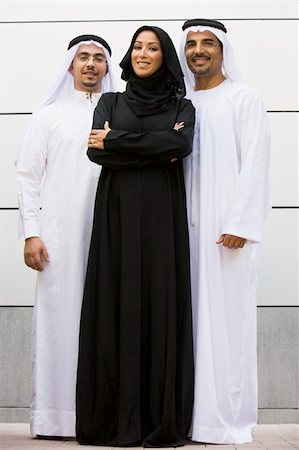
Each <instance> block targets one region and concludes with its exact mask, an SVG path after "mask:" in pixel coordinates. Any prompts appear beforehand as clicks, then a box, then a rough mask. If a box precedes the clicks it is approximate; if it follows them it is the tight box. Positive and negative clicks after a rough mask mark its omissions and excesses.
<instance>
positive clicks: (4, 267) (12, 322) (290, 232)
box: [0, 0, 299, 423]
mask: <svg viewBox="0 0 299 450" xmlns="http://www.w3.org/2000/svg"><path fill="white" fill-rule="evenodd" d="M192 17H207V18H215V19H219V20H221V21H223V23H224V24H225V25H226V27H227V28H228V30H229V36H230V40H231V42H232V45H233V47H234V49H235V52H236V56H237V59H238V61H239V65H240V68H241V69H242V72H243V75H244V79H245V80H246V81H247V82H248V83H249V84H251V85H252V86H253V87H254V88H255V89H256V90H257V91H258V92H259V94H260V95H261V97H262V98H263V100H264V102H265V105H266V108H267V111H268V115H269V120H270V125H271V129H272V142H273V145H272V159H271V174H272V185H273V209H272V212H271V214H270V216H269V218H268V220H267V223H266V225H265V230H264V243H263V246H262V255H261V264H260V277H259V287H258V305H259V306H258V355H259V361H258V362H259V408H260V410H259V412H260V414H259V417H260V422H261V423H280V422H297V421H298V341H299V336H298V306H299V300H298V207H299V203H298V3H297V1H295V0H294V1H293V0H290V1H288V0H286V1H260V2H256V1H243V0H239V1H225V2H224V1H220V0H219V1H213V0H212V1H202V0H197V1H196V2H192V1H186V2H176V1H170V0H168V1H157V0H154V1H151V2H147V1H145V2H114V1H110V2H105V1H97V2H88V1H86V2H83V1H82V2H80V1H77V2H69V1H65V2H56V1H52V2H47V1H41V0H40V1H36V2H29V1H2V2H1V5H0V86H1V90H2V92H1V96H0V255H1V256H0V386H1V388H0V422H1V421H3V422H5V421H8V422H9V421H12V422H14V421H26V420H28V404H29V397H30V326H31V316H32V307H33V302H34V283H35V274H34V272H33V271H30V270H29V269H27V268H26V267H25V266H24V264H23V256H22V248H23V243H22V242H21V241H18V240H17V237H16V229H17V198H16V191H15V177H14V160H15V155H16V151H17V148H18V145H19V142H20V139H21V136H22V133H23V131H24V128H25V126H26V124H27V123H28V120H29V118H30V113H31V112H32V111H33V109H34V108H35V107H36V105H37V104H38V103H39V101H40V100H41V98H42V97H43V96H44V95H45V94H46V93H47V91H48V89H49V87H50V86H51V84H52V83H53V81H54V79H55V77H56V74H57V72H58V71H59V68H60V65H61V63H62V61H63V58H64V54H65V48H66V46H67V44H68V42H69V41H70V40H71V39H72V38H73V37H74V36H76V35H79V34H83V33H94V34H100V35H101V36H103V37H104V38H105V39H107V41H108V42H109V44H110V45H111V47H112V49H113V65H114V69H115V73H116V75H117V76H118V78H119V74H120V69H119V67H118V63H119V61H120V60H121V58H122V56H123V55H124V53H125V51H126V50H127V47H128V44H129V41H130V38H131V35H132V33H133V32H134V31H135V30H136V29H137V28H138V27H139V26H140V25H143V24H145V23H147V24H156V25H158V26H160V27H162V28H164V29H165V30H166V31H167V32H168V33H169V34H170V36H171V37H172V38H173V40H174V42H175V44H176V45H178V43H179V40H180V35H181V25H182V23H183V22H184V20H185V19H188V18H192ZM123 86H124V85H123V83H121V82H120V84H119V89H120V90H122V88H123Z"/></svg>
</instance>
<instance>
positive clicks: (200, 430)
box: [191, 425, 254, 444]
mask: <svg viewBox="0 0 299 450" xmlns="http://www.w3.org/2000/svg"><path fill="white" fill-rule="evenodd" d="M253 428H254V425H251V426H250V427H248V428H243V429H237V428H214V427H202V426H198V425H197V426H196V425H193V427H192V437H191V440H192V441H195V442H205V443H209V444H246V443H250V442H253V437H252V429H253Z"/></svg>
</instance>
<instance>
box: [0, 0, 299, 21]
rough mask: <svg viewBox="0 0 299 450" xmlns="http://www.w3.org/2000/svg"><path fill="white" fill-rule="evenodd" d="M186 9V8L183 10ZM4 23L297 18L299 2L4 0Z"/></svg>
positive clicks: (230, 0)
mask: <svg viewBox="0 0 299 450" xmlns="http://www.w3.org/2000/svg"><path fill="white" fill-rule="evenodd" d="M182 6H183V7H182ZM0 14H1V16H0V17H1V20H4V21H25V20H44V21H48V20H55V21H56V20H92V19H95V20H111V19H118V20H119V19H122V20H132V19H143V20H144V19H145V20H149V19H185V18H190V17H209V18H222V19H223V18H240V17H248V18H261V17H266V18H276V17H279V18H281V17H284V18H290V17H293V18H297V17H298V6H297V2H296V0H285V1H273V0H264V1H259V2H257V1H255V0H237V1H236V0H229V1H225V0H216V1H215V0H210V1H207V0H196V1H187V2H184V3H182V2H181V1H178V0H175V1H172V0H164V1H160V0H152V1H150V2H149V1H142V2H140V1H129V2H124V1H110V2H107V1H103V0H97V1H95V0H94V1H86V2H83V1H63V2H61V1H58V0H54V1H52V2H49V1H43V0H37V1H34V2H32V1H27V0H23V1H22V0H21V1H20V0H19V1H16V0H13V1H12V0H10V1H9V0H4V1H3V0H2V8H0Z"/></svg>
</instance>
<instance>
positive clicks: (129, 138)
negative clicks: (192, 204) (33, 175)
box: [77, 93, 194, 447]
mask: <svg viewBox="0 0 299 450" xmlns="http://www.w3.org/2000/svg"><path fill="white" fill-rule="evenodd" d="M106 120H108V121H109V124H110V127H111V129H112V131H110V133H109V134H108V135H107V137H106V139H105V150H104V151H103V150H95V149H89V150H88V156H89V158H90V159H91V160H92V161H94V162H96V163H98V164H101V165H102V166H103V169H102V173H101V177H100V181H99V186H98V191H97V196H96V201H95V213H94V225H93V232H92V238H91V246H90V254H89V262H88V268H87V276H86V285H85V292H84V299H83V307H82V316H81V327H80V344H79V363H78V380H77V440H78V442H79V443H80V444H91V445H109V446H134V445H141V444H142V443H143V444H144V446H146V447H164V446H165V447H176V446H180V445H184V443H185V441H186V437H187V433H188V431H189V427H190V423H191V413H192V403H193V349H192V325H191V301H190V276H189V247H188V230H187V218H186V206H185V190H184V180H183V172H182V158H184V157H186V156H187V155H188V154H189V153H190V152H191V147H192V137H193V124H194V109H193V107H192V105H191V103H190V102H189V100H185V99H176V98H172V99H171V100H170V101H169V105H168V108H167V111H162V112H160V113H159V112H157V111H155V113H154V114H153V115H150V114H147V115H146V116H145V117H142V118H140V117H138V116H137V115H136V114H135V113H134V112H133V110H132V109H131V107H129V105H128V102H127V101H126V96H125V94H119V93H117V94H105V95H104V96H103V97H102V98H101V100H100V102H99V104H98V106H97V108H96V110H95V116H94V123H93V128H103V125H104V123H105V121H106ZM176 122H184V128H182V129H181V130H180V131H174V130H173V126H174V124H175V123H176ZM122 130H125V131H122ZM174 159H175V160H174ZM171 161H172V162H171Z"/></svg>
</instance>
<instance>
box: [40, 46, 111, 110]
mask: <svg viewBox="0 0 299 450" xmlns="http://www.w3.org/2000/svg"><path fill="white" fill-rule="evenodd" d="M90 44H94V45H96V46H97V47H100V48H101V49H103V50H104V53H105V56H106V61H107V67H108V72H107V73H106V75H105V76H104V78H103V80H102V90H101V92H102V94H104V93H105V92H115V91H116V90H117V85H116V82H115V79H114V76H113V73H112V67H111V59H110V54H109V52H108V50H107V49H106V48H105V47H104V46H103V45H102V44H100V43H99V42H96V41H93V40H88V41H80V42H79V43H78V44H75V45H74V46H72V47H71V48H70V49H69V50H68V51H67V54H66V57H65V60H64V63H63V66H62V68H61V71H60V74H59V76H58V78H57V79H56V81H55V83H54V84H53V86H52V88H51V89H50V91H49V92H48V95H47V96H46V97H45V98H44V100H43V101H42V102H41V103H40V104H39V105H38V107H37V108H36V110H35V111H34V112H37V111H38V110H39V109H41V108H42V107H44V106H46V105H50V103H53V102H54V101H55V100H56V99H57V98H58V97H61V95H65V94H66V93H68V92H70V88H71V86H73V83H74V81H73V76H72V75H71V74H70V73H69V68H70V65H71V63H72V61H73V59H74V57H75V55H76V53H77V50H78V48H79V47H80V45H90Z"/></svg>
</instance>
